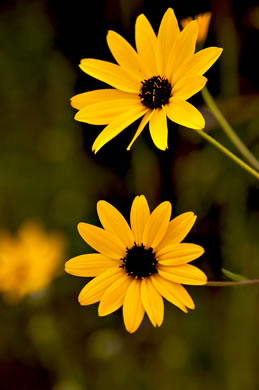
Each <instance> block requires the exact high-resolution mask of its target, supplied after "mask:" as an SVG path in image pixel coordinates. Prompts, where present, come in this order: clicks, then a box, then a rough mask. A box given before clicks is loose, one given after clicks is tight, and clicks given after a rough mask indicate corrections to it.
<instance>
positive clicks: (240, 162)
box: [195, 130, 259, 179]
mask: <svg viewBox="0 0 259 390" xmlns="http://www.w3.org/2000/svg"><path fill="white" fill-rule="evenodd" d="M195 131H196V132H197V133H198V134H200V135H201V136H202V137H203V138H205V139H206V140H207V141H209V142H210V143H211V144H212V145H214V146H215V147H216V148H218V149H219V150H220V151H221V152H223V153H224V154H226V155H227V156H228V157H229V158H231V160H233V161H234V162H235V163H237V164H238V165H239V166H240V167H242V168H243V169H245V170H246V171H247V172H249V173H250V174H251V175H253V176H254V177H256V178H257V179H259V172H257V171H256V170H255V169H253V168H251V167H250V166H249V165H248V164H246V163H245V162H244V161H242V160H240V158H239V157H237V156H236V155H235V154H234V153H232V152H230V151H229V150H228V149H227V148H225V146H223V145H221V144H220V143H219V142H218V141H216V140H215V139H214V138H212V137H211V136H210V135H208V134H207V133H205V131H204V130H195Z"/></svg>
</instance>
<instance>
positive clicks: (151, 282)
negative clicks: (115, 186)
mask: <svg viewBox="0 0 259 390" xmlns="http://www.w3.org/2000/svg"><path fill="white" fill-rule="evenodd" d="M171 209H172V207H171V203H170V202H163V203H161V204H160V205H159V206H157V207H156V208H155V209H154V210H153V212H152V213H150V211H149V206H148V203H147V200H146V198H145V197H144V196H143V195H141V196H136V197H135V199H134V201H133V203H132V207H131V212H130V225H131V227H130V226H129V225H128V223H127V221H126V220H125V219H124V217H123V216H122V215H121V213H120V212H119V211H118V210H117V209H116V208H114V207H113V206H112V205H111V204H109V203H108V202H106V201H103V200H101V201H99V202H98V203H97V213H98V216H99V219H100V221H101V224H102V226H103V229H101V228H99V227H96V226H93V225H90V224H87V223H79V224H78V231H79V234H80V235H81V237H82V238H83V239H84V240H85V241H86V242H87V243H88V244H89V245H90V246H91V247H93V248H94V249H95V250H96V251H97V252H99V253H91V254H85V255H81V256H77V257H74V258H73V259H71V260H69V261H67V262H66V265H65V270H66V272H68V273H70V274H72V275H75V276H83V277H94V279H92V280H91V281H90V282H89V283H88V284H86V286H85V287H84V288H83V289H82V290H81V292H80V294H79V297H78V300H79V303H80V304H81V305H90V304H92V303H96V302H99V301H100V304H99V307H98V314H99V316H106V315H108V314H110V313H112V312H114V311H116V310H117V309H119V308H120V307H121V306H123V309H122V310H123V319H124V323H125V327H126V329H127V331H128V332H130V333H133V332H135V331H136V330H137V329H138V327H139V326H140V324H141V322H142V319H143V317H144V314H145V312H146V313H147V315H148V317H149V319H150V321H151V323H152V324H153V325H154V326H155V327H156V326H160V325H161V324H162V322H163V317H164V303H163V297H164V298H165V299H167V300H168V301H169V302H171V303H173V304H174V305H175V306H177V307H178V308H179V309H181V310H182V311H184V312H187V308H189V309H194V303H193V300H192V298H191V297H190V295H189V294H188V292H187V291H186V290H185V288H184V287H183V286H182V284H190V285H203V284H206V281H207V277H206V275H205V274H204V273H203V272H202V271H201V270H200V269H199V268H197V267H195V266H193V265H191V264H188V263H189V262H190V261H192V260H195V259H196V258H198V257H199V256H201V255H202V254H203V253H204V250H203V248H202V247H201V246H199V245H196V244H189V243H181V241H182V240H183V239H184V238H185V236H186V235H187V234H188V232H189V231H190V229H191V228H192V226H193V224H194V222H195V220H196V216H195V215H194V214H193V213H192V212H186V213H183V214H181V215H179V216H178V217H176V218H174V219H172V220H171V221H169V220H170V216H171Z"/></svg>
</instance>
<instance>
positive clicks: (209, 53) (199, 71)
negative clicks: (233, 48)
mask: <svg viewBox="0 0 259 390" xmlns="http://www.w3.org/2000/svg"><path fill="white" fill-rule="evenodd" d="M222 51H223V49H221V48H219V47H207V48H206V49H203V50H200V51H198V52H197V53H195V54H194V55H193V56H191V57H190V58H189V60H188V61H186V62H185V64H183V66H182V67H181V68H179V69H178V70H177V71H176V73H175V79H177V80H178V79H179V78H181V77H186V76H189V75H191V76H202V75H203V74H204V73H205V72H206V71H207V70H208V69H209V68H210V67H211V66H212V65H213V64H214V62H216V61H217V59H218V58H219V56H220V55H221V53H222Z"/></svg>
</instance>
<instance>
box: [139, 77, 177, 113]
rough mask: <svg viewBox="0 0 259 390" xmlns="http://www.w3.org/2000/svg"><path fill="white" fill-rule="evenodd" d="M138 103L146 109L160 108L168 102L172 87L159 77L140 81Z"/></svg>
mask: <svg viewBox="0 0 259 390" xmlns="http://www.w3.org/2000/svg"><path fill="white" fill-rule="evenodd" d="M141 84H142V86H141V88H140V93H139V97H140V101H141V103H142V104H143V105H144V106H146V107H148V108H152V109H154V108H161V107H162V106H163V105H165V104H167V103H168V102H169V99H170V97H171V92H172V86H171V84H170V83H169V81H168V80H167V79H165V78H163V77H161V76H154V77H151V78H150V79H148V80H144V81H141Z"/></svg>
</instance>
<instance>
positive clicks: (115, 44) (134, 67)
mask: <svg viewBox="0 0 259 390" xmlns="http://www.w3.org/2000/svg"><path fill="white" fill-rule="evenodd" d="M107 43H108V46H109V49H110V51H111V53H112V55H113V57H114V59H115V60H116V61H117V62H118V64H119V65H121V66H122V67H123V68H124V69H128V70H130V71H131V72H133V73H137V74H138V77H139V79H144V78H146V77H147V75H148V70H147V68H146V65H145V63H144V62H143V61H142V60H141V58H140V56H139V55H138V54H137V53H136V51H135V50H134V49H133V47H132V46H131V45H130V44H129V43H128V42H127V41H126V40H125V39H124V38H123V37H122V36H121V35H119V34H117V33H116V32H115V31H109V32H108V34H107Z"/></svg>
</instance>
